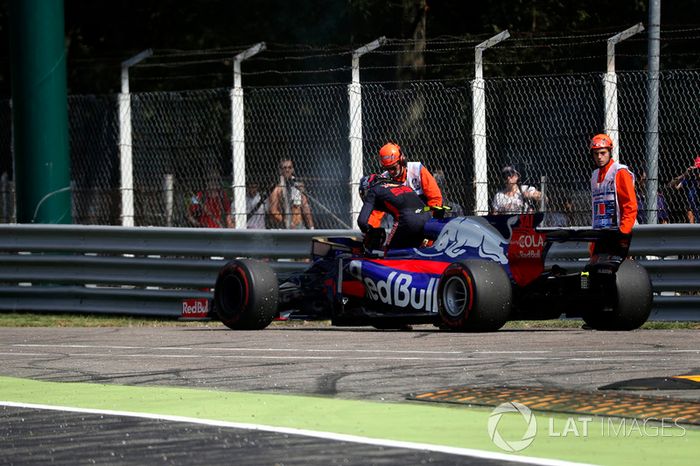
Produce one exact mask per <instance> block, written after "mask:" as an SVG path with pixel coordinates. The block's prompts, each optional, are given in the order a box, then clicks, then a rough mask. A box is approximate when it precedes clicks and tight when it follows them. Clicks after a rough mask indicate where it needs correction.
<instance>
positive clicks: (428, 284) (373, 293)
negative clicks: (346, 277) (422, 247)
mask: <svg viewBox="0 0 700 466" xmlns="http://www.w3.org/2000/svg"><path fill="white" fill-rule="evenodd" d="M348 273H349V274H350V275H351V276H352V277H354V278H356V279H357V280H359V281H360V282H361V283H362V284H363V285H364V287H365V297H366V298H367V299H370V300H372V301H376V302H379V303H383V304H387V305H389V306H395V307H401V308H411V309H414V310H418V311H426V312H437V310H438V307H437V295H438V293H437V288H438V280H439V277H436V276H431V275H428V274H415V275H411V274H409V273H404V272H400V271H396V270H392V269H391V267H385V266H382V265H379V264H373V263H371V262H368V261H363V260H352V261H350V263H349V264H348Z"/></svg>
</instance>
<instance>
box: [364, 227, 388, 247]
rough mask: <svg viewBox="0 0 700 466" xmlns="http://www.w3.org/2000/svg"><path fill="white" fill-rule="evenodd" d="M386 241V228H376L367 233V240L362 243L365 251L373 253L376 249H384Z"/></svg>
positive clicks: (371, 228)
mask: <svg viewBox="0 0 700 466" xmlns="http://www.w3.org/2000/svg"><path fill="white" fill-rule="evenodd" d="M385 240H386V231H384V228H374V227H370V228H369V230H367V232H365V238H364V241H363V242H362V245H363V246H364V248H365V250H367V251H373V250H375V249H382V247H384V241H385Z"/></svg>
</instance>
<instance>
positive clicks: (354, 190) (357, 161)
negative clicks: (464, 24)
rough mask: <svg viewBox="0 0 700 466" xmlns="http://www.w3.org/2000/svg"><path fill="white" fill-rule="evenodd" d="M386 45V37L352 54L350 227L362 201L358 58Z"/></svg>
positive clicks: (350, 86)
mask: <svg viewBox="0 0 700 466" xmlns="http://www.w3.org/2000/svg"><path fill="white" fill-rule="evenodd" d="M384 43H386V37H384V36H382V37H380V38H379V39H377V40H375V41H373V42H370V43H369V44H366V45H363V46H362V47H360V48H359V49H357V50H355V51H354V52H353V53H352V83H351V84H350V85H349V86H348V97H349V106H350V225H356V224H357V217H358V215H360V209H361V208H362V200H361V199H360V194H359V192H358V186H359V184H360V178H362V176H363V174H364V173H363V170H362V85H361V84H360V57H361V56H362V55H364V54H365V53H369V52H371V51H372V50H375V49H377V48H379V47H381V46H382V45H384Z"/></svg>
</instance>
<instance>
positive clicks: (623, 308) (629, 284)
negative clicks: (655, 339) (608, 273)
mask: <svg viewBox="0 0 700 466" xmlns="http://www.w3.org/2000/svg"><path fill="white" fill-rule="evenodd" d="M613 292H614V293H615V294H616V296H614V297H611V300H612V302H613V306H612V308H611V310H607V311H606V310H604V308H603V307H602V306H594V307H593V308H589V309H587V310H586V311H585V312H584V313H583V320H584V322H586V324H588V325H589V326H590V327H592V328H594V329H596V330H634V329H637V328H639V327H641V326H642V325H643V324H644V322H646V321H647V319H648V318H649V314H650V313H651V304H652V300H653V295H652V289H651V280H650V279H649V274H648V273H647V271H646V269H644V267H642V266H641V265H639V264H638V263H636V262H635V261H632V260H626V261H624V262H623V263H622V264H621V265H620V268H619V269H618V270H617V273H616V274H615V287H614V290H613Z"/></svg>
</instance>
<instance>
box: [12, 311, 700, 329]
mask: <svg viewBox="0 0 700 466" xmlns="http://www.w3.org/2000/svg"><path fill="white" fill-rule="evenodd" d="M221 325H222V324H221V323H220V322H218V321H216V320H212V321H181V320H177V319H176V318H165V317H135V316H119V315H111V314H63V313H25V312H6V313H0V327H184V326H199V327H218V326H221ZM271 325H272V326H302V325H313V326H319V325H320V326H329V325H330V323H329V322H328V321H316V322H302V321H290V322H273V323H272V324H271ZM581 325H583V321H581V320H578V319H566V320H518V321H513V322H508V323H507V324H506V325H505V326H504V327H503V328H505V329H557V328H581ZM642 329H651V330H700V322H660V321H654V322H647V323H645V324H644V325H643V326H642Z"/></svg>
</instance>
